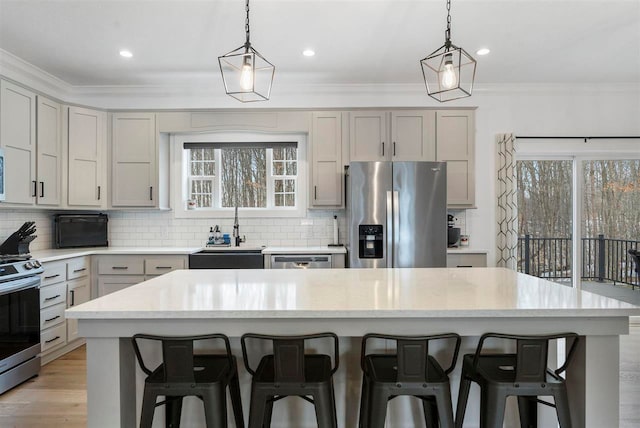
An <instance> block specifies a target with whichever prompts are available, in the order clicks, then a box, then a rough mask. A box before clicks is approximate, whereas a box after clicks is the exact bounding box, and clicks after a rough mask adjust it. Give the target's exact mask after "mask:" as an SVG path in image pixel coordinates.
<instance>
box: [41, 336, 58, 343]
mask: <svg viewBox="0 0 640 428" xmlns="http://www.w3.org/2000/svg"><path fill="white" fill-rule="evenodd" d="M58 339H60V336H56V337H54V338H53V339H49V340H45V341H44V343H51V342H53V341H55V340H58Z"/></svg>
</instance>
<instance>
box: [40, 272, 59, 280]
mask: <svg viewBox="0 0 640 428" xmlns="http://www.w3.org/2000/svg"><path fill="white" fill-rule="evenodd" d="M59 276H60V274H59V273H57V274H55V275H49V276H45V277H44V279H53V278H57V277H59Z"/></svg>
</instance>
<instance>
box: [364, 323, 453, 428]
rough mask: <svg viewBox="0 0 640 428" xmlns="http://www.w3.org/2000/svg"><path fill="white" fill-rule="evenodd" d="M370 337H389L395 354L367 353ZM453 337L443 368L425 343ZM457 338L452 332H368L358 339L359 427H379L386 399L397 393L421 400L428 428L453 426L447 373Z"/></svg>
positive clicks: (451, 367)
mask: <svg viewBox="0 0 640 428" xmlns="http://www.w3.org/2000/svg"><path fill="white" fill-rule="evenodd" d="M371 339H380V340H392V341H394V342H395V344H396V353H395V354H379V353H368V352H367V342H368V341H369V340H371ZM436 340H455V348H454V351H453V357H452V359H451V364H450V366H449V367H448V368H447V369H446V370H445V369H443V368H442V366H441V365H440V363H439V362H438V361H437V360H436V359H435V358H434V357H433V356H431V355H429V354H428V350H429V343H430V342H432V341H436ZM460 341H461V338H460V336H459V335H457V334H455V333H447V334H441V335H432V336H391V335H384V334H376V333H370V334H367V335H365V336H364V337H363V339H362V352H361V355H360V365H361V367H362V396H361V399H360V422H359V426H360V427H361V428H382V427H384V424H385V419H386V414H387V402H388V401H389V400H391V399H393V398H396V397H398V396H401V395H408V396H413V397H416V398H419V399H420V400H421V401H422V406H423V411H424V419H425V422H426V424H427V427H428V428H437V427H438V426H440V427H441V428H453V424H454V420H453V408H452V404H451V388H450V385H449V376H448V374H449V373H450V372H451V371H452V370H453V368H454V367H455V363H456V360H457V358H458V351H459V349H460Z"/></svg>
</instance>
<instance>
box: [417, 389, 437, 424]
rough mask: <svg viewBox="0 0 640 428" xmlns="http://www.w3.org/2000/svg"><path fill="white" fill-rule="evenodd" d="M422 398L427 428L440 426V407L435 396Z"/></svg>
mask: <svg viewBox="0 0 640 428" xmlns="http://www.w3.org/2000/svg"><path fill="white" fill-rule="evenodd" d="M420 398H421V399H422V411H423V413H424V422H425V423H426V425H427V428H438V408H437V406H436V403H435V402H434V401H433V397H431V396H428V397H420Z"/></svg>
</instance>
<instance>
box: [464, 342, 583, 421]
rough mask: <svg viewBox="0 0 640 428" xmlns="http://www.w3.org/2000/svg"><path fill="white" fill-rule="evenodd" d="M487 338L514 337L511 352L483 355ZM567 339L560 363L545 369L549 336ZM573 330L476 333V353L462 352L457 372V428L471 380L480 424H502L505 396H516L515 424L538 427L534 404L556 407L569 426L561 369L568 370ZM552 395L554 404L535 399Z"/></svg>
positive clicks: (564, 385)
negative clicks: (475, 387)
mask: <svg viewBox="0 0 640 428" xmlns="http://www.w3.org/2000/svg"><path fill="white" fill-rule="evenodd" d="M488 338H498V339H508V340H515V341H516V353H515V354H482V348H483V346H484V343H485V340H487V339H488ZM557 339H567V343H568V342H569V341H572V342H573V343H572V344H571V346H570V348H569V352H568V354H567V357H566V359H565V362H564V364H563V365H562V367H560V368H559V369H557V370H553V371H552V370H551V369H549V368H547V356H548V351H549V341H550V340H557ZM577 343H578V335H577V334H576V333H558V334H551V335H513V334H501V333H486V334H483V335H482V336H481V337H480V343H478V347H477V348H476V352H475V354H467V355H465V356H464V358H463V360H462V375H461V377H460V390H459V392H458V406H457V408H456V428H461V427H462V423H463V420H464V413H465V410H466V406H467V399H468V397H469V388H470V387H471V382H476V383H477V384H478V385H479V386H480V428H501V427H502V423H503V419H504V409H505V404H506V398H507V396H510V395H515V396H518V410H519V413H520V425H521V426H522V427H526V428H533V427H536V426H537V423H538V422H537V420H538V416H537V405H538V403H541V404H545V405H548V406H552V407H555V408H556V413H557V415H558V422H559V423H560V428H571V415H570V411H569V402H568V398H567V387H566V384H565V380H564V378H562V377H561V376H560V373H562V372H564V371H565V370H566V369H567V366H568V365H569V363H570V362H571V359H572V356H573V354H574V351H575V348H576V344H577ZM539 396H553V399H554V403H553V404H552V403H549V402H547V401H543V400H540V399H538V397H539Z"/></svg>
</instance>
